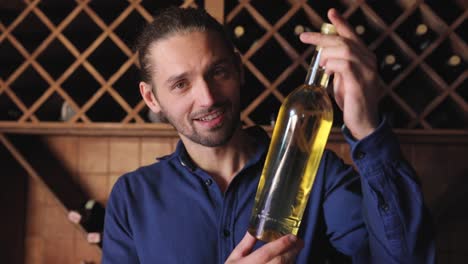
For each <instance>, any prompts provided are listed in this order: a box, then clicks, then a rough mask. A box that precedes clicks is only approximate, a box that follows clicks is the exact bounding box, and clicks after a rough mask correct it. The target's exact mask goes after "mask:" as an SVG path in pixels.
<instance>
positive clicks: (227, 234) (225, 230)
mask: <svg viewBox="0 0 468 264" xmlns="http://www.w3.org/2000/svg"><path fill="white" fill-rule="evenodd" d="M223 235H224V236H225V237H228V236H230V235H231V232H230V231H229V230H227V229H224V230H223Z"/></svg>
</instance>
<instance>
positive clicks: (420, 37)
mask: <svg viewBox="0 0 468 264" xmlns="http://www.w3.org/2000/svg"><path fill="white" fill-rule="evenodd" d="M434 39H435V35H434V32H432V31H431V30H430V29H429V28H428V26H427V25H426V24H423V23H421V24H419V25H417V26H416V29H415V34H414V39H413V40H410V41H411V42H413V43H414V45H413V46H414V47H415V48H416V49H417V51H418V52H420V51H423V50H425V49H426V48H427V47H428V46H429V45H430V44H431V43H432V42H433V41H434Z"/></svg>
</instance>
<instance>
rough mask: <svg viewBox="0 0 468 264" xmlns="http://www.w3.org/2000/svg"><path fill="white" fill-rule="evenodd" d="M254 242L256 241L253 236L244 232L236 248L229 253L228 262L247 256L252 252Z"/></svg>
mask: <svg viewBox="0 0 468 264" xmlns="http://www.w3.org/2000/svg"><path fill="white" fill-rule="evenodd" d="M256 241H257V239H256V238H255V237H254V236H252V235H251V234H250V233H249V232H246V234H245V236H244V238H242V240H241V241H240V242H239V244H237V246H236V247H235V248H234V250H233V251H232V252H231V255H230V256H229V259H228V260H231V259H238V258H241V257H245V256H247V255H248V254H249V253H250V251H252V248H253V247H254V245H255V242H256Z"/></svg>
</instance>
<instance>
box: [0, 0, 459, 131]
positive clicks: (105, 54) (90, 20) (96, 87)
mask: <svg viewBox="0 0 468 264" xmlns="http://www.w3.org/2000/svg"><path fill="white" fill-rule="evenodd" d="M161 2H164V4H163V3H161ZM439 2H440V1H419V0H400V1H375V0H372V1H349V0H341V1H339V0H334V1H301V0H297V1H295V0H284V1H279V0H278V1H248V0H242V1H234V0H232V1H224V2H222V1H205V2H204V3H203V1H193V0H192V1H191V0H185V1H173V2H171V1H169V2H167V1H141V0H128V1H116V2H115V4H114V3H113V4H112V6H109V5H102V4H100V2H99V1H90V0H76V1H72V0H69V1H60V4H57V3H58V2H57V3H55V4H53V2H46V1H41V0H26V1H24V2H21V3H22V4H11V5H10V6H6V7H2V9H1V10H0V11H1V12H2V18H1V21H0V57H1V58H2V63H1V64H2V65H1V68H0V112H3V113H0V131H4V132H8V131H9V132H18V131H25V132H34V131H36V132H41V131H42V132H45V131H48V132H45V133H50V132H51V131H52V132H53V131H63V130H64V129H65V130H66V131H85V130H89V129H98V130H99V129H106V128H110V129H115V128H119V129H123V130H128V129H130V130H141V129H149V130H154V129H156V130H160V129H162V130H164V129H166V130H167V126H165V125H161V124H150V123H149V121H148V119H147V109H146V107H145V104H144V102H143V101H142V100H141V98H140V97H139V94H138V89H137V87H138V73H137V72H138V63H137V58H136V55H135V53H134V52H133V51H132V49H131V46H132V43H133V40H134V38H135V36H136V34H137V32H138V31H139V30H140V29H141V27H142V26H143V25H144V24H145V23H146V22H149V21H151V20H152V16H151V13H153V12H154V11H155V10H157V9H158V8H161V7H163V6H164V5H169V4H174V3H176V4H179V5H180V6H182V7H187V6H203V7H205V8H206V9H208V10H209V11H210V12H211V13H212V14H213V15H214V16H215V17H216V18H218V19H219V20H224V21H223V22H224V23H225V25H226V28H227V29H228V30H229V32H232V29H233V28H234V27H235V26H236V23H238V22H239V21H238V18H239V17H241V18H242V16H243V17H246V18H247V19H249V21H250V22H252V23H249V26H248V28H247V30H250V29H251V28H256V30H257V31H258V32H259V34H258V38H257V39H255V42H254V43H252V44H253V45H250V46H249V47H247V48H246V49H245V50H243V51H241V53H242V60H243V62H244V64H245V69H246V77H247V86H246V87H243V90H242V97H243V98H244V101H243V102H242V104H243V111H242V121H243V122H244V124H246V125H254V124H260V125H268V124H269V120H270V118H271V117H272V116H274V115H275V113H276V112H277V110H278V108H279V105H280V103H281V102H282V101H283V100H284V98H285V96H286V95H287V94H288V93H289V92H290V91H291V90H292V89H293V88H295V87H297V86H298V85H299V84H300V83H302V81H303V79H304V77H305V71H306V68H307V66H308V62H309V58H310V56H311V53H312V52H313V47H311V46H310V47H299V48H298V44H297V43H296V42H297V36H292V34H291V29H290V28H291V26H293V24H294V23H296V22H294V21H295V20H297V19H298V17H300V18H302V19H304V18H305V19H306V22H309V23H310V24H309V25H308V26H310V27H311V28H312V29H313V30H316V29H318V28H319V27H320V25H321V24H322V22H324V19H326V18H325V12H326V10H327V9H328V8H330V7H336V8H338V9H339V10H340V11H341V12H342V13H343V14H344V16H345V17H346V18H348V19H349V21H350V22H351V23H353V19H354V18H355V17H358V19H361V20H362V19H363V20H365V21H367V23H368V25H369V26H370V27H371V28H372V30H373V31H374V32H375V36H374V37H373V38H371V39H367V40H366V43H367V44H368V46H369V48H370V49H371V50H373V51H375V52H376V53H377V57H378V58H379V54H383V53H385V52H387V49H388V47H390V48H392V49H395V52H396V53H397V54H399V55H400V56H401V57H402V59H403V60H404V61H406V62H407V64H405V65H403V69H402V70H401V71H400V72H399V73H398V75H397V76H395V77H394V78H392V79H391V80H387V81H382V83H383V87H384V93H383V95H382V98H381V107H382V111H384V112H386V113H387V114H389V115H390V116H391V119H392V121H395V122H394V124H393V125H394V126H395V127H396V128H402V129H416V130H425V129H426V130H427V129H431V130H433V129H449V130H466V129H467V128H468V104H467V100H468V99H467V97H468V84H467V80H466V79H467V77H468V71H467V68H466V61H467V59H468V52H467V44H466V43H467V40H466V38H467V36H466V28H467V27H466V25H467V22H466V21H467V17H468V9H467V3H466V1H462V0H460V1H458V0H448V1H444V5H446V6H448V7H447V8H441V7H440V6H439V4H438V3H439ZM51 3H52V4H51ZM56 5H57V6H56ZM448 8H450V9H448ZM236 19H237V20H236ZM415 19H421V21H423V22H424V23H425V24H427V25H428V27H429V29H430V30H431V31H432V32H434V33H435V34H436V36H437V37H436V38H435V39H433V41H432V42H431V44H430V45H429V46H428V47H427V48H426V49H424V50H423V51H422V52H420V53H418V52H417V51H415V50H414V49H413V48H412V47H411V45H410V44H409V40H408V39H405V38H403V37H402V33H401V31H404V30H405V29H406V28H407V23H410V22H411V21H412V20H415ZM369 29H370V28H369ZM450 54H457V55H458V56H460V57H461V58H462V64H461V66H460V67H462V68H461V71H460V73H459V74H458V75H457V76H456V78H455V79H453V80H449V81H448V80H446V79H444V75H443V74H442V73H441V72H440V69H439V68H440V67H442V66H441V65H443V64H444V62H443V61H439V60H438V59H440V58H444V56H448V55H450ZM379 59H381V58H379ZM271 66H273V67H271ZM415 84H419V85H415ZM63 103H66V104H67V105H68V107H69V111H71V112H72V113H73V114H72V116H71V117H70V118H69V119H67V120H66V121H60V111H61V107H62V104H63ZM336 112H337V114H336V116H337V117H336V119H335V125H336V126H339V125H340V123H341V122H342V121H341V120H340V118H341V116H340V113H339V111H336Z"/></svg>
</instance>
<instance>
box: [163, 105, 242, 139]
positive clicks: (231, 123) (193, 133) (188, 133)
mask: <svg viewBox="0 0 468 264" xmlns="http://www.w3.org/2000/svg"><path fill="white" fill-rule="evenodd" d="M226 105H228V106H226ZM230 107H231V105H230V104H224V105H222V106H219V105H218V106H215V107H212V108H210V109H208V110H207V111H205V112H206V113H209V112H210V111H213V110H215V109H219V108H223V109H224V113H223V114H224V115H225V116H224V117H225V118H224V120H223V123H222V124H221V125H220V126H218V127H214V128H212V129H210V132H212V133H207V134H206V135H203V134H201V133H200V132H199V131H197V129H196V127H195V125H194V121H193V119H190V122H189V123H188V124H189V127H186V126H184V125H182V124H179V123H177V122H176V121H175V120H174V118H172V116H170V115H169V114H167V112H166V111H165V110H164V108H162V109H161V112H160V114H161V116H162V117H163V118H164V119H165V120H166V121H167V122H168V123H169V124H171V125H172V126H173V127H174V128H175V129H176V130H177V132H178V133H180V134H182V135H184V136H185V137H187V138H188V139H190V140H191V141H193V142H195V143H197V144H200V145H202V146H206V147H219V146H222V145H224V144H226V143H227V142H228V141H229V140H230V139H231V138H232V136H233V135H234V132H235V131H236V129H237V128H238V127H239V126H240V124H241V122H240V113H239V112H236V113H233V112H230V113H231V114H232V115H231V116H228V115H227V112H226V110H227V109H232V108H230Z"/></svg>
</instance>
